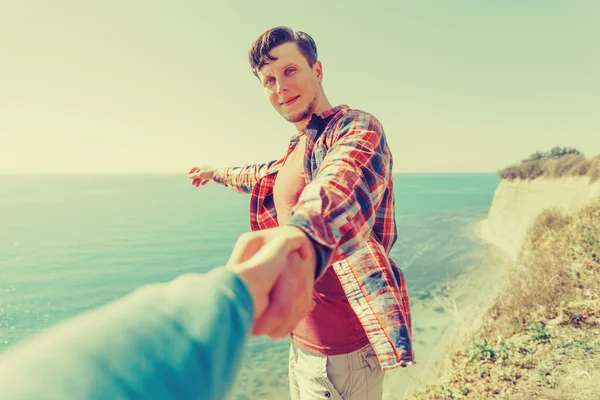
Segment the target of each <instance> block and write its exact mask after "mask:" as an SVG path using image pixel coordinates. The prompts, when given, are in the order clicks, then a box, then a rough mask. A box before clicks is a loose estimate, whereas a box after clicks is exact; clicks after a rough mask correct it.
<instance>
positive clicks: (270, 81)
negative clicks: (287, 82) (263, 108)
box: [265, 78, 275, 86]
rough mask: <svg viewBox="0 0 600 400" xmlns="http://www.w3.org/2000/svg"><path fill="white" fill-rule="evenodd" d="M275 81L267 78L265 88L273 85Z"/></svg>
mask: <svg viewBox="0 0 600 400" xmlns="http://www.w3.org/2000/svg"><path fill="white" fill-rule="evenodd" d="M274 80H275V79H273V78H267V79H266V80H265V86H268V85H270V84H271V83H273V81H274Z"/></svg>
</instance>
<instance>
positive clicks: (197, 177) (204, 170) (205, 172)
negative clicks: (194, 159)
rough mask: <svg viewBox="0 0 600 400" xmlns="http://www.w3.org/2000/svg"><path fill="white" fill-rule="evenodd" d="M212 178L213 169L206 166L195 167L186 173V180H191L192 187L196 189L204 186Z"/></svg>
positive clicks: (213, 174)
mask: <svg viewBox="0 0 600 400" xmlns="http://www.w3.org/2000/svg"><path fill="white" fill-rule="evenodd" d="M214 176H215V168H213V167H211V166H208V165H198V166H195V167H193V168H192V169H191V170H190V172H189V173H188V178H190V179H191V180H192V185H194V186H196V187H198V186H200V185H202V186H204V185H206V184H207V183H208V182H209V181H210V180H211V179H212V178H213V177H214Z"/></svg>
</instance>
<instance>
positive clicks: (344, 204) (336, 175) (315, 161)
mask: <svg viewBox="0 0 600 400" xmlns="http://www.w3.org/2000/svg"><path fill="white" fill-rule="evenodd" d="M304 134H305V135H306V153H305V155H304V170H305V177H306V187H305V188H304V189H303V191H302V193H301V195H300V198H299V200H298V203H297V204H296V206H294V208H293V209H292V212H291V218H290V220H289V222H288V225H293V226H297V227H298V228H300V229H302V230H303V231H305V232H306V233H307V235H308V236H309V237H310V238H312V240H313V243H315V244H316V246H315V248H316V250H317V253H318V256H320V257H321V263H320V264H321V267H320V268H318V271H317V278H318V277H319V276H321V275H322V274H323V273H324V272H325V269H326V268H328V267H332V268H333V269H334V270H335V272H336V274H337V276H338V277H339V279H340V281H341V283H342V286H343V288H344V291H345V293H346V296H347V298H348V301H349V303H350V306H351V307H352V309H353V310H354V311H355V312H356V315H357V316H358V318H359V320H360V321H361V323H362V325H363V327H364V329H365V332H366V334H367V337H368V338H369V341H370V343H371V345H372V346H373V348H374V350H375V352H376V353H377V356H378V359H379V362H380V364H381V366H382V368H383V369H392V368H395V367H397V366H399V365H400V361H401V360H402V361H404V362H406V363H414V352H413V348H412V343H411V335H412V326H411V315H410V305H409V299H408V293H407V289H406V281H405V279H404V274H403V273H402V271H400V269H399V268H398V266H397V265H396V264H395V263H394V262H393V261H392V260H391V258H390V257H389V253H390V251H391V249H392V246H393V245H394V242H395V241H396V238H397V231H396V223H395V219H394V193H393V182H392V155H391V153H390V150H389V147H388V145H387V141H386V139H385V134H384V131H383V128H382V126H381V124H380V123H379V121H378V120H377V119H376V118H375V117H373V116H372V115H370V114H368V113H366V112H363V111H359V110H353V109H350V108H349V107H348V106H345V105H341V106H338V107H335V108H332V109H329V110H326V111H324V112H322V113H318V114H314V115H313V117H312V119H311V120H310V122H309V124H308V125H307V127H306V128H305V129H304V130H303V131H302V132H300V133H299V134H297V135H294V136H293V137H292V139H291V141H290V144H289V146H288V151H287V154H286V155H285V156H284V157H283V158H281V159H279V160H276V161H271V162H268V163H265V164H259V165H249V166H244V167H236V168H224V169H219V170H217V172H216V174H215V177H214V178H213V179H214V180H215V181H216V182H218V183H221V184H224V185H226V186H229V187H231V188H232V189H233V190H235V191H237V192H241V193H248V194H251V200H250V226H251V229H252V230H260V229H268V228H273V227H276V226H278V223H277V213H276V210H275V204H274V202H273V186H274V184H275V179H276V177H277V171H279V169H280V168H281V166H282V165H283V163H284V162H285V160H286V158H287V156H288V155H289V154H290V153H291V152H292V150H293V149H294V148H295V146H296V144H297V143H298V140H299V138H300V135H304Z"/></svg>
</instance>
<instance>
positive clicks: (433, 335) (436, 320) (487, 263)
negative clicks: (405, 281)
mask: <svg viewBox="0 0 600 400" xmlns="http://www.w3.org/2000/svg"><path fill="white" fill-rule="evenodd" d="M482 221H483V219H478V220H476V221H474V222H471V223H470V224H468V225H467V226H465V227H464V228H463V231H461V234H464V235H465V236H466V237H468V238H469V239H470V240H472V241H473V242H474V248H473V249H471V250H470V251H469V252H467V253H469V254H470V255H472V256H473V257H474V259H475V262H474V263H473V264H471V265H469V266H468V268H467V269H466V270H465V271H464V272H463V273H461V274H460V275H459V276H458V277H456V278H454V279H452V280H448V281H446V283H445V284H444V285H443V286H442V287H445V288H447V293H446V294H445V295H438V294H433V295H432V296H431V298H429V299H427V300H424V301H419V302H417V303H416V304H415V305H414V306H413V308H412V313H413V321H414V322H413V324H414V327H413V331H414V332H413V337H414V338H415V339H416V340H415V343H414V347H415V352H416V353H417V360H416V365H413V366H409V367H407V368H406V369H400V368H399V369H396V370H393V371H390V372H389V373H388V374H386V381H385V383H384V393H383V394H384V395H383V399H384V400H392V399H393V400H398V399H411V398H412V396H413V394H414V393H416V392H418V391H420V390H423V389H424V388H425V387H427V386H429V385H431V382H432V381H436V380H437V378H438V375H439V373H440V370H441V369H443V368H444V366H445V365H446V363H447V362H448V361H449V359H450V355H451V353H452V351H454V350H455V348H457V347H458V346H460V343H462V342H463V341H464V340H466V339H467V338H468V337H469V336H470V335H472V328H473V327H476V321H477V320H479V319H480V318H481V315H482V313H483V312H485V310H486V309H487V308H488V307H489V305H491V303H492V301H493V299H494V298H495V296H496V295H497V294H498V293H499V292H500V291H501V290H502V288H503V287H504V284H502V285H498V282H505V280H506V279H507V277H508V270H509V266H510V265H509V262H511V261H510V258H509V257H508V255H507V254H506V253H505V252H504V251H503V250H502V249H501V248H499V247H497V246H495V245H494V243H490V242H488V240H484V239H485V238H484V237H482V236H480V232H479V229H480V225H481V222H482ZM491 267H496V268H491ZM490 273H491V275H492V276H490ZM399 395H400V396H402V397H399Z"/></svg>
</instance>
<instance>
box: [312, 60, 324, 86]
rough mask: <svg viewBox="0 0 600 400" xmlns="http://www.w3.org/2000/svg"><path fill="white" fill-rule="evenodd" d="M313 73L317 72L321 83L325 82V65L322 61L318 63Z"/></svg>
mask: <svg viewBox="0 0 600 400" xmlns="http://www.w3.org/2000/svg"><path fill="white" fill-rule="evenodd" d="M313 71H315V73H316V74H317V78H318V79H319V83H321V82H322V81H323V64H321V61H317V62H316V63H315V64H314V65H313Z"/></svg>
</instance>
